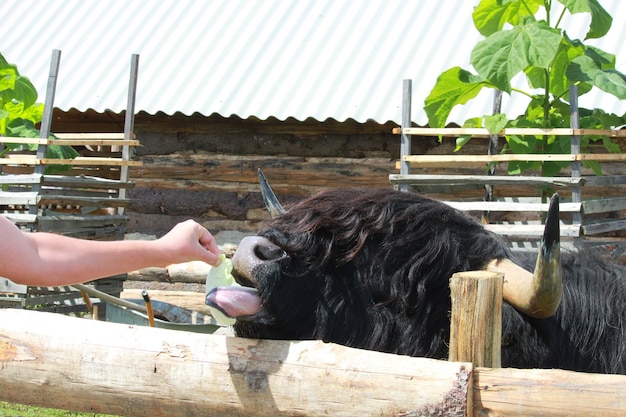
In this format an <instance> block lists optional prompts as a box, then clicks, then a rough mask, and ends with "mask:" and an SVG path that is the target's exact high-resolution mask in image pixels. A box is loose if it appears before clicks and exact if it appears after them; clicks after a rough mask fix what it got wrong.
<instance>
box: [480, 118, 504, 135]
mask: <svg viewBox="0 0 626 417" xmlns="http://www.w3.org/2000/svg"><path fill="white" fill-rule="evenodd" d="M508 122H509V121H508V119H507V118H506V114H503V113H498V114H493V115H490V116H485V127H486V128H487V130H488V131H489V133H491V134H492V135H496V134H498V133H500V132H502V129H504V128H505V127H506V125H507V123H508Z"/></svg>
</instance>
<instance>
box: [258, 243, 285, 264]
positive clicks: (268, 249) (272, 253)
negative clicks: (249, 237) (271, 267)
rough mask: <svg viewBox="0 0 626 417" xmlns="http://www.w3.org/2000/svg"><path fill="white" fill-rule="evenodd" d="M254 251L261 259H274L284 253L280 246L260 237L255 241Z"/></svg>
mask: <svg viewBox="0 0 626 417" xmlns="http://www.w3.org/2000/svg"><path fill="white" fill-rule="evenodd" d="M261 239H262V240H261ZM254 253H255V255H256V257H257V258H258V259H259V260H261V261H275V260H278V259H281V258H283V257H284V256H285V255H286V253H285V251H284V250H283V249H282V248H280V247H279V246H276V245H274V244H273V243H272V242H270V241H269V240H267V239H264V238H260V240H259V241H257V242H256V245H255V247H254Z"/></svg>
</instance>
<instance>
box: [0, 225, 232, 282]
mask: <svg viewBox="0 0 626 417" xmlns="http://www.w3.org/2000/svg"><path fill="white" fill-rule="evenodd" d="M219 252H220V251H219V248H218V246H217V243H216V242H215V239H214V238H213V236H212V235H211V233H209V231H208V230H206V229H205V228H204V227H202V226H201V225H199V224H198V223H196V222H194V221H192V220H188V221H186V222H182V223H179V224H178V225H176V226H175V227H174V228H172V230H170V231H169V232H168V233H167V234H166V235H165V236H163V237H162V238H160V239H157V240H150V241H140V240H120V241H106V242H105V241H95V240H83V239H74V238H70V237H66V236H61V235H56V234H52V233H24V232H22V231H20V230H19V229H18V228H17V227H15V225H13V223H11V222H10V221H9V220H8V219H6V218H5V217H3V216H0V276H4V277H6V278H9V279H10V280H12V281H14V282H16V283H19V284H26V285H38V286H58V285H70V284H76V283H79V282H85V281H90V280H93V279H97V278H102V277H106V276H111V275H116V274H121V273H125V272H130V271H135V270H138V269H142V268H146V267H150V266H155V267H164V266H167V265H170V264H173V263H182V262H187V261H192V260H200V261H204V262H207V263H209V264H211V265H217V264H219Z"/></svg>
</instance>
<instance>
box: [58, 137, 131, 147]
mask: <svg viewBox="0 0 626 417" xmlns="http://www.w3.org/2000/svg"><path fill="white" fill-rule="evenodd" d="M48 145H58V146H140V145H141V143H140V142H139V141H138V140H118V139H54V140H50V141H48Z"/></svg>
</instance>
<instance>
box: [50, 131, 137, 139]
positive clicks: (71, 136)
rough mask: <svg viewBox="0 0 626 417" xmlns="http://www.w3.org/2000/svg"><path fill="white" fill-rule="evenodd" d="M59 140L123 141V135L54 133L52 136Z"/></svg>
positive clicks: (113, 133) (109, 133)
mask: <svg viewBox="0 0 626 417" xmlns="http://www.w3.org/2000/svg"><path fill="white" fill-rule="evenodd" d="M54 135H55V136H56V137H57V138H59V139H65V140H92V139H105V140H117V141H122V140H124V133H116V132H103V133H55V134H54ZM129 139H135V135H134V134H133V136H132V138H129Z"/></svg>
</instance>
